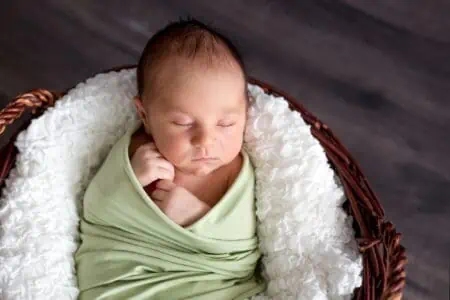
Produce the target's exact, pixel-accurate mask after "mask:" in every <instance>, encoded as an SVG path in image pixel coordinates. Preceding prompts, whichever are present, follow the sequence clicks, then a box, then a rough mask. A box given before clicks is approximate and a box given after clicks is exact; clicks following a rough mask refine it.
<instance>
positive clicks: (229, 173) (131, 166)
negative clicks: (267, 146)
mask: <svg viewBox="0 0 450 300" xmlns="http://www.w3.org/2000/svg"><path fill="white" fill-rule="evenodd" d="M137 83H138V96H136V97H135V99H134V102H135V105H136V108H137V111H138V113H139V116H140V119H141V122H140V123H139V124H137V125H136V126H135V127H133V128H130V129H129V130H128V131H127V133H126V134H125V135H124V136H123V137H122V138H121V139H120V140H119V141H118V142H117V143H116V144H115V145H114V147H113V148H112V149H111V152H110V153H109V154H108V157H107V158H106V160H105V162H104V163H103V165H102V166H101V167H100V169H99V171H98V172H97V174H96V175H95V177H94V178H93V180H92V182H91V183H90V184H89V186H88V188H87V190H86V193H85V195H84V199H83V214H82V218H81V222H80V231H81V240H82V242H81V245H80V248H79V249H78V250H77V253H76V267H77V276H78V285H79V288H80V298H79V299H200V300H201V299H204V300H210V299H215V300H220V299H224V300H225V299H248V298H249V297H251V296H253V295H256V294H258V293H260V292H262V291H263V290H264V289H265V283H264V281H263V280H262V278H261V277H260V276H259V274H257V273H256V272H255V269H256V265H257V262H258V260H259V259H260V257H261V254H260V252H259V249H258V240H257V237H256V213H255V197H254V184H255V177H254V170H253V167H252V165H251V162H250V159H249V156H248V154H247V153H246V152H245V151H244V149H243V147H242V146H243V137H244V129H245V124H246V114H247V109H248V106H249V100H248V91H247V76H246V72H245V68H244V64H243V62H242V60H241V58H240V56H239V54H238V52H237V51H236V49H235V48H234V46H233V45H232V44H231V43H230V42H229V41H228V40H227V39H226V38H225V37H224V36H222V35H220V34H219V33H217V32H215V31H214V30H212V29H210V28H209V27H207V26H206V25H204V24H202V23H200V22H198V21H195V20H188V21H180V22H176V23H172V24H169V25H168V26H167V27H165V28H164V29H162V30H161V31H159V32H157V33H156V34H155V35H154V36H153V37H152V38H151V39H150V41H149V42H148V44H147V46H146V47H145V49H144V51H143V54H142V56H141V59H140V61H139V64H138V68H137Z"/></svg>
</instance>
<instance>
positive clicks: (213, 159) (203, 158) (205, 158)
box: [192, 157, 217, 162]
mask: <svg viewBox="0 0 450 300" xmlns="http://www.w3.org/2000/svg"><path fill="white" fill-rule="evenodd" d="M215 160H217V158H215V157H201V158H195V159H193V160H192V161H199V162H202V161H215Z"/></svg>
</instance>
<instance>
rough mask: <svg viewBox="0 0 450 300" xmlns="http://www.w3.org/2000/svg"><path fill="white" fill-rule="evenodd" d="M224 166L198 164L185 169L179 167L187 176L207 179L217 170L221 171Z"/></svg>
mask: <svg viewBox="0 0 450 300" xmlns="http://www.w3.org/2000/svg"><path fill="white" fill-rule="evenodd" d="M221 166H222V163H220V164H217V165H216V164H212V165H211V164H206V163H205V164H200V165H198V164H196V163H193V164H192V165H189V166H185V167H177V169H178V170H180V171H181V172H183V173H184V174H186V175H191V176H196V177H205V176H208V175H210V174H211V173H213V172H214V171H215V170H217V169H219V168H220V167H221Z"/></svg>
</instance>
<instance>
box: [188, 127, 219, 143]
mask: <svg viewBox="0 0 450 300" xmlns="http://www.w3.org/2000/svg"><path fill="white" fill-rule="evenodd" d="M215 140H216V138H215V134H214V132H213V131H212V130H207V129H202V130H199V131H198V132H197V134H196V135H195V137H194V139H193V141H192V143H193V144H194V145H195V146H203V147H206V146H210V145H212V144H214V142H215Z"/></svg>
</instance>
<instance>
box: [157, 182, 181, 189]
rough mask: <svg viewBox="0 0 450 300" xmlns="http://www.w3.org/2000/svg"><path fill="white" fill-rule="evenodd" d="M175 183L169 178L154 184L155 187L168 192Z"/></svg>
mask: <svg viewBox="0 0 450 300" xmlns="http://www.w3.org/2000/svg"><path fill="white" fill-rule="evenodd" d="M176 186H177V185H176V184H175V183H174V182H173V181H171V180H160V181H158V183H157V184H156V188H158V189H161V190H164V191H167V192H170V191H171V190H172V189H173V188H175V187H176Z"/></svg>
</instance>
